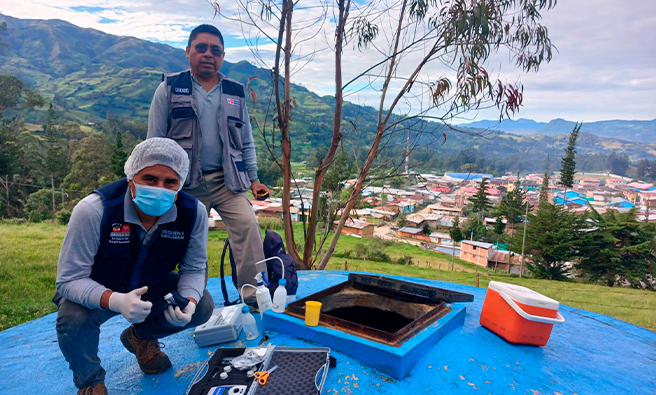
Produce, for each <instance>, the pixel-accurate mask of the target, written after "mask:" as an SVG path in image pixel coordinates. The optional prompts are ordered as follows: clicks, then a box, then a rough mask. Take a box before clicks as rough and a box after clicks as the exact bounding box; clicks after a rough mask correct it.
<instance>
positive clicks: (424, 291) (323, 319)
mask: <svg viewBox="0 0 656 395" xmlns="http://www.w3.org/2000/svg"><path fill="white" fill-rule="evenodd" d="M346 288H355V289H357V290H361V291H365V292H368V293H373V294H378V295H382V296H384V297H389V298H393V299H396V300H402V301H406V302H409V303H418V304H426V305H432V306H434V307H433V308H432V309H430V310H429V311H427V312H426V313H425V314H423V315H421V316H420V317H418V318H416V319H414V320H413V321H412V322H410V323H409V324H408V325H406V326H404V327H403V328H401V329H399V330H398V331H396V332H395V333H390V332H387V331H383V330H380V329H376V328H372V327H370V326H366V325H362V324H358V323H355V322H352V321H348V320H345V319H341V318H337V317H333V316H331V315H329V314H324V313H322V314H321V316H320V318H319V325H322V326H325V327H329V328H333V329H336V330H340V331H343V332H347V333H351V334H353V335H356V336H359V337H363V338H366V339H369V340H373V341H377V342H380V343H384V344H387V345H390V346H393V347H399V346H400V345H401V344H403V342H404V341H405V340H406V339H408V338H410V337H412V336H413V335H414V334H415V333H417V332H419V331H420V330H422V329H423V328H424V327H426V326H427V325H429V324H432V323H433V322H435V321H437V320H438V319H439V318H441V317H443V316H445V315H446V314H448V313H449V312H450V311H451V308H450V307H447V306H446V303H447V302H449V303H450V302H471V301H473V300H474V296H473V295H471V294H466V293H461V292H456V291H450V290H447V289H442V288H436V287H431V286H428V285H423V284H416V283H411V282H408V281H403V280H397V279H392V278H389V277H384V276H371V275H365V274H356V273H350V274H349V276H348V280H347V281H345V282H343V283H340V284H337V285H335V286H333V287H330V288H327V289H325V290H323V291H320V292H317V293H314V294H312V295H309V296H307V297H305V298H302V299H299V300H297V301H295V302H292V303H290V304H289V305H288V306H287V309H286V310H285V313H286V314H289V315H291V316H294V317H297V318H300V319H304V318H305V302H307V301H311V300H315V301H322V300H323V299H324V298H326V297H328V296H330V295H333V294H336V293H338V292H340V291H342V290H344V289H346Z"/></svg>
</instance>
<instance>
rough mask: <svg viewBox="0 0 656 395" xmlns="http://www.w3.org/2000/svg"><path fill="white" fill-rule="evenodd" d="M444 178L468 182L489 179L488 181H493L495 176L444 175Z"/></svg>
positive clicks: (479, 174)
mask: <svg viewBox="0 0 656 395" xmlns="http://www.w3.org/2000/svg"><path fill="white" fill-rule="evenodd" d="M444 178H446V179H451V180H454V181H468V180H482V179H483V178H487V179H488V180H493V179H494V176H493V175H492V174H481V173H444Z"/></svg>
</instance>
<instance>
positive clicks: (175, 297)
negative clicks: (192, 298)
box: [164, 291, 189, 310]
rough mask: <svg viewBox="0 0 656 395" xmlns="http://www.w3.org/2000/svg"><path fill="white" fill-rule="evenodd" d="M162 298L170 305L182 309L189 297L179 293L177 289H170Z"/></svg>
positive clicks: (187, 302)
mask: <svg viewBox="0 0 656 395" xmlns="http://www.w3.org/2000/svg"><path fill="white" fill-rule="evenodd" d="M164 300H166V303H168V304H169V305H171V306H178V307H180V310H184V308H185V307H187V305H188V304H189V299H187V298H185V297H183V296H182V295H180V292H178V291H172V292H169V293H167V294H166V295H164Z"/></svg>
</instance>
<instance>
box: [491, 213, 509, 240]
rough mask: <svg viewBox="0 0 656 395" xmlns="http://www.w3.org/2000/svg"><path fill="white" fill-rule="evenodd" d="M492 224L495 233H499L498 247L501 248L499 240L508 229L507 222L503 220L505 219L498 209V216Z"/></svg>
mask: <svg viewBox="0 0 656 395" xmlns="http://www.w3.org/2000/svg"><path fill="white" fill-rule="evenodd" d="M492 226H493V228H494V234H495V235H497V248H499V240H500V239H501V235H502V234H503V232H504V231H505V230H506V224H505V223H504V222H503V219H502V218H501V213H499V212H498V211H497V218H496V220H495V221H494V224H493V225H492Z"/></svg>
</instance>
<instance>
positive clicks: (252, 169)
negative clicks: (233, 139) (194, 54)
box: [148, 73, 257, 181]
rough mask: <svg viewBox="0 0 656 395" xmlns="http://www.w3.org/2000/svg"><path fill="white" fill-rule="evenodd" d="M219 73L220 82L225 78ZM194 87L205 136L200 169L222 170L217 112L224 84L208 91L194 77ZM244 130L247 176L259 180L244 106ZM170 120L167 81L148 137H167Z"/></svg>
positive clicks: (153, 106)
mask: <svg viewBox="0 0 656 395" xmlns="http://www.w3.org/2000/svg"><path fill="white" fill-rule="evenodd" d="M223 78H224V76H223V74H221V73H219V79H223ZM191 80H192V84H193V92H192V95H193V100H194V102H195V103H196V106H197V107H198V114H197V115H198V122H199V124H200V130H201V134H202V145H201V148H200V167H201V170H202V171H212V170H217V169H220V168H222V167H223V143H222V141H221V138H220V137H219V122H218V117H217V115H218V112H219V108H220V106H221V105H222V104H223V101H222V98H221V89H220V86H221V84H217V85H215V86H214V87H213V88H212V89H210V91H209V92H207V91H206V90H205V88H204V87H203V85H201V84H200V82H198V80H197V79H196V77H194V76H193V75H192V76H191ZM243 108H244V110H243V113H242V117H241V118H242V121H243V122H244V125H243V126H242V128H241V140H242V145H243V148H242V160H243V162H244V166H245V167H246V171H247V172H248V177H249V178H250V180H251V181H253V180H257V156H256V153H255V143H254V142H253V132H252V130H251V121H250V117H249V116H248V108H247V107H246V104H245V103H244V107H243ZM168 118H169V90H168V89H167V86H166V81H162V83H161V84H159V86H158V87H157V90H156V91H155V94H154V95H153V101H152V103H151V104H150V110H149V112H148V138H151V137H166V136H167V133H168Z"/></svg>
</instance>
